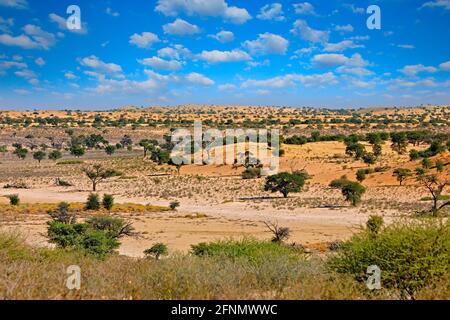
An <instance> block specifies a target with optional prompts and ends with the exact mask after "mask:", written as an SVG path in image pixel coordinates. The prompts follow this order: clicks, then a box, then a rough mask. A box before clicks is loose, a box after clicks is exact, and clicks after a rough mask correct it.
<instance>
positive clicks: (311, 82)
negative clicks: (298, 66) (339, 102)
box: [241, 72, 337, 88]
mask: <svg viewBox="0 0 450 320" xmlns="http://www.w3.org/2000/svg"><path fill="white" fill-rule="evenodd" d="M296 83H301V84H303V85H304V86H306V87H310V86H322V85H328V84H336V83H337V77H336V76H335V75H334V74H333V73H332V72H327V73H323V74H311V75H302V74H295V73H294V74H288V75H284V76H278V77H274V78H269V79H265V80H253V79H251V80H246V81H244V82H243V83H242V85H241V87H242V88H249V87H268V88H285V87H292V86H294V85H295V84H296Z"/></svg>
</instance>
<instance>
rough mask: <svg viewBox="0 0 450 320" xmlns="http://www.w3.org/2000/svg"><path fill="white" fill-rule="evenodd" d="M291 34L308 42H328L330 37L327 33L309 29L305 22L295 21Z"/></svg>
mask: <svg viewBox="0 0 450 320" xmlns="http://www.w3.org/2000/svg"><path fill="white" fill-rule="evenodd" d="M291 32H292V33H293V34H295V35H298V36H300V37H301V38H302V39H304V40H307V41H310V42H328V38H329V35H330V33H329V31H321V30H315V29H313V28H311V27H310V26H309V25H308V23H307V22H306V21H305V20H297V21H295V22H294V28H293V29H291Z"/></svg>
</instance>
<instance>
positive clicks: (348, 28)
mask: <svg viewBox="0 0 450 320" xmlns="http://www.w3.org/2000/svg"><path fill="white" fill-rule="evenodd" d="M334 30H336V31H340V32H353V30H354V29H353V26H352V25H351V24H346V25H342V26H341V25H337V26H336V27H335V28H334Z"/></svg>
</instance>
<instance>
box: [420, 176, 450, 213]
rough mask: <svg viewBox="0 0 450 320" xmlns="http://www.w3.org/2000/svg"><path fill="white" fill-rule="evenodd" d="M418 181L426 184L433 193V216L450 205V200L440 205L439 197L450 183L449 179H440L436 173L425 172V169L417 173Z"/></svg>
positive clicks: (423, 184)
mask: <svg viewBox="0 0 450 320" xmlns="http://www.w3.org/2000/svg"><path fill="white" fill-rule="evenodd" d="M417 181H418V182H419V183H420V184H421V185H422V186H424V187H425V188H426V189H427V190H428V191H429V192H430V194H431V197H432V201H433V207H432V208H431V213H432V215H433V216H437V214H438V212H439V211H440V210H441V209H442V208H444V207H446V206H448V205H450V200H449V201H446V202H444V203H443V204H441V205H440V206H439V199H440V197H441V194H442V192H443V191H444V189H445V187H446V186H447V185H449V184H450V181H449V180H448V179H445V178H444V179H439V176H438V175H436V174H425V173H424V171H422V172H421V173H419V174H418V175H417Z"/></svg>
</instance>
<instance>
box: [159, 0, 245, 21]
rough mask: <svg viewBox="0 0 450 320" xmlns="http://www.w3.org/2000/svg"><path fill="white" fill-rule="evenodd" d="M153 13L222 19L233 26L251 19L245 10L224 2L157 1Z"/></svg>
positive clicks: (206, 0) (220, 0)
mask: <svg viewBox="0 0 450 320" xmlns="http://www.w3.org/2000/svg"><path fill="white" fill-rule="evenodd" d="M155 11H157V12H161V13H162V14H164V15H166V16H172V17H175V16H179V15H181V14H186V15H188V16H194V15H195V16H203V17H222V18H223V19H224V20H226V21H229V22H231V23H235V24H242V23H245V22H247V21H248V20H249V19H251V16H250V14H249V13H248V11H247V10H246V9H243V8H238V7H233V6H231V7H230V6H229V5H228V4H227V3H226V2H225V0H158V2H157V5H156V8H155Z"/></svg>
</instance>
